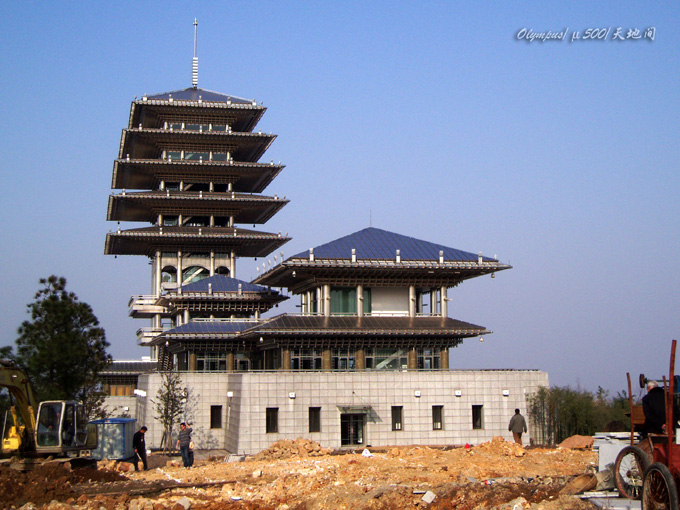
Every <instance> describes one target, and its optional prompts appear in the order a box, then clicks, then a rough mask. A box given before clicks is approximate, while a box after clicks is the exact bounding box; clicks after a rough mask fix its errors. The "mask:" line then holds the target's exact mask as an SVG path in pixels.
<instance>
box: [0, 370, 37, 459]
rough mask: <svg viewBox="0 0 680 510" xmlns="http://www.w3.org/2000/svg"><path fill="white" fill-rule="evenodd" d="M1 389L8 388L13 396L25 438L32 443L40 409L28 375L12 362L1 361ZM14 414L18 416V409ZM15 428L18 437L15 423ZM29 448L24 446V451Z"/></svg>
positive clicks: (14, 410) (13, 411)
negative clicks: (22, 424)
mask: <svg viewBox="0 0 680 510" xmlns="http://www.w3.org/2000/svg"><path fill="white" fill-rule="evenodd" d="M0 388H7V390H8V391H9V393H10V394H11V395H12V397H13V399H14V402H15V407H18V411H19V414H20V415H21V419H22V421H23V423H24V427H25V434H23V436H24V438H28V439H27V440H28V441H30V442H31V443H32V442H33V437H34V433H35V427H36V420H35V414H36V411H37V409H38V401H37V400H36V398H35V394H34V393H33V387H32V386H31V382H30V380H29V378H28V375H26V373H25V372H24V371H23V370H21V369H20V368H19V367H17V366H16V365H14V364H13V363H12V362H10V361H6V360H0ZM12 414H13V415H15V416H16V409H13V410H12ZM14 426H15V429H16V430H15V435H17V436H18V434H19V433H18V424H17V423H16V422H15V424H14ZM28 446H29V445H26V444H24V445H22V449H24V450H25V449H26V447H28Z"/></svg>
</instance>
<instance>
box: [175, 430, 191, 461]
mask: <svg viewBox="0 0 680 510" xmlns="http://www.w3.org/2000/svg"><path fill="white" fill-rule="evenodd" d="M192 430H193V429H192V428H191V427H188V426H187V424H186V423H184V422H182V423H180V424H179V434H178V436H177V448H179V451H180V453H181V454H182V462H183V463H184V467H185V468H189V467H191V466H192V464H193V463H194V459H193V452H191V451H190V448H189V447H190V446H191V431H192Z"/></svg>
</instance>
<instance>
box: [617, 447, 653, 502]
mask: <svg viewBox="0 0 680 510" xmlns="http://www.w3.org/2000/svg"><path fill="white" fill-rule="evenodd" d="M648 467H649V458H648V457H647V454H646V453H645V452H644V451H642V450H641V449H640V448H638V447H637V446H626V447H625V448H623V449H622V450H621V451H620V452H619V454H618V455H617V456H616V464H615V467H614V475H615V478H616V488H617V489H618V490H619V495H620V496H621V497H623V498H628V499H640V498H641V497H642V480H644V478H645V472H646V471H647V468H648Z"/></svg>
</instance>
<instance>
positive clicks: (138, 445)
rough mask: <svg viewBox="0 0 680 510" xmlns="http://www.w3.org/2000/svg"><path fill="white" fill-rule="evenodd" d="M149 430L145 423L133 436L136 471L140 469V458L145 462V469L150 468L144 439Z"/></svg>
mask: <svg viewBox="0 0 680 510" xmlns="http://www.w3.org/2000/svg"><path fill="white" fill-rule="evenodd" d="M147 430H148V429H147V428H146V425H145V426H143V427H142V428H141V429H139V432H135V435H134V436H132V447H133V448H134V449H135V471H139V461H140V460H141V461H142V464H144V471H146V470H148V469H149V466H147V464H146V441H145V440H144V434H146V431H147Z"/></svg>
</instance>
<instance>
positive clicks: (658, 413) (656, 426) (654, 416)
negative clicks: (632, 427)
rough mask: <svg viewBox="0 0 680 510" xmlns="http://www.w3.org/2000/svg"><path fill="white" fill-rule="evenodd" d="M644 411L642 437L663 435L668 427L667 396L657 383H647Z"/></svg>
mask: <svg viewBox="0 0 680 510" xmlns="http://www.w3.org/2000/svg"><path fill="white" fill-rule="evenodd" d="M642 410H643V411H644V413H645V424H644V425H643V426H642V437H647V435H649V434H663V433H664V427H665V425H666V396H665V393H664V390H663V388H660V387H659V384H658V383H657V382H656V381H648V382H647V394H646V395H645V396H644V397H642Z"/></svg>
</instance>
